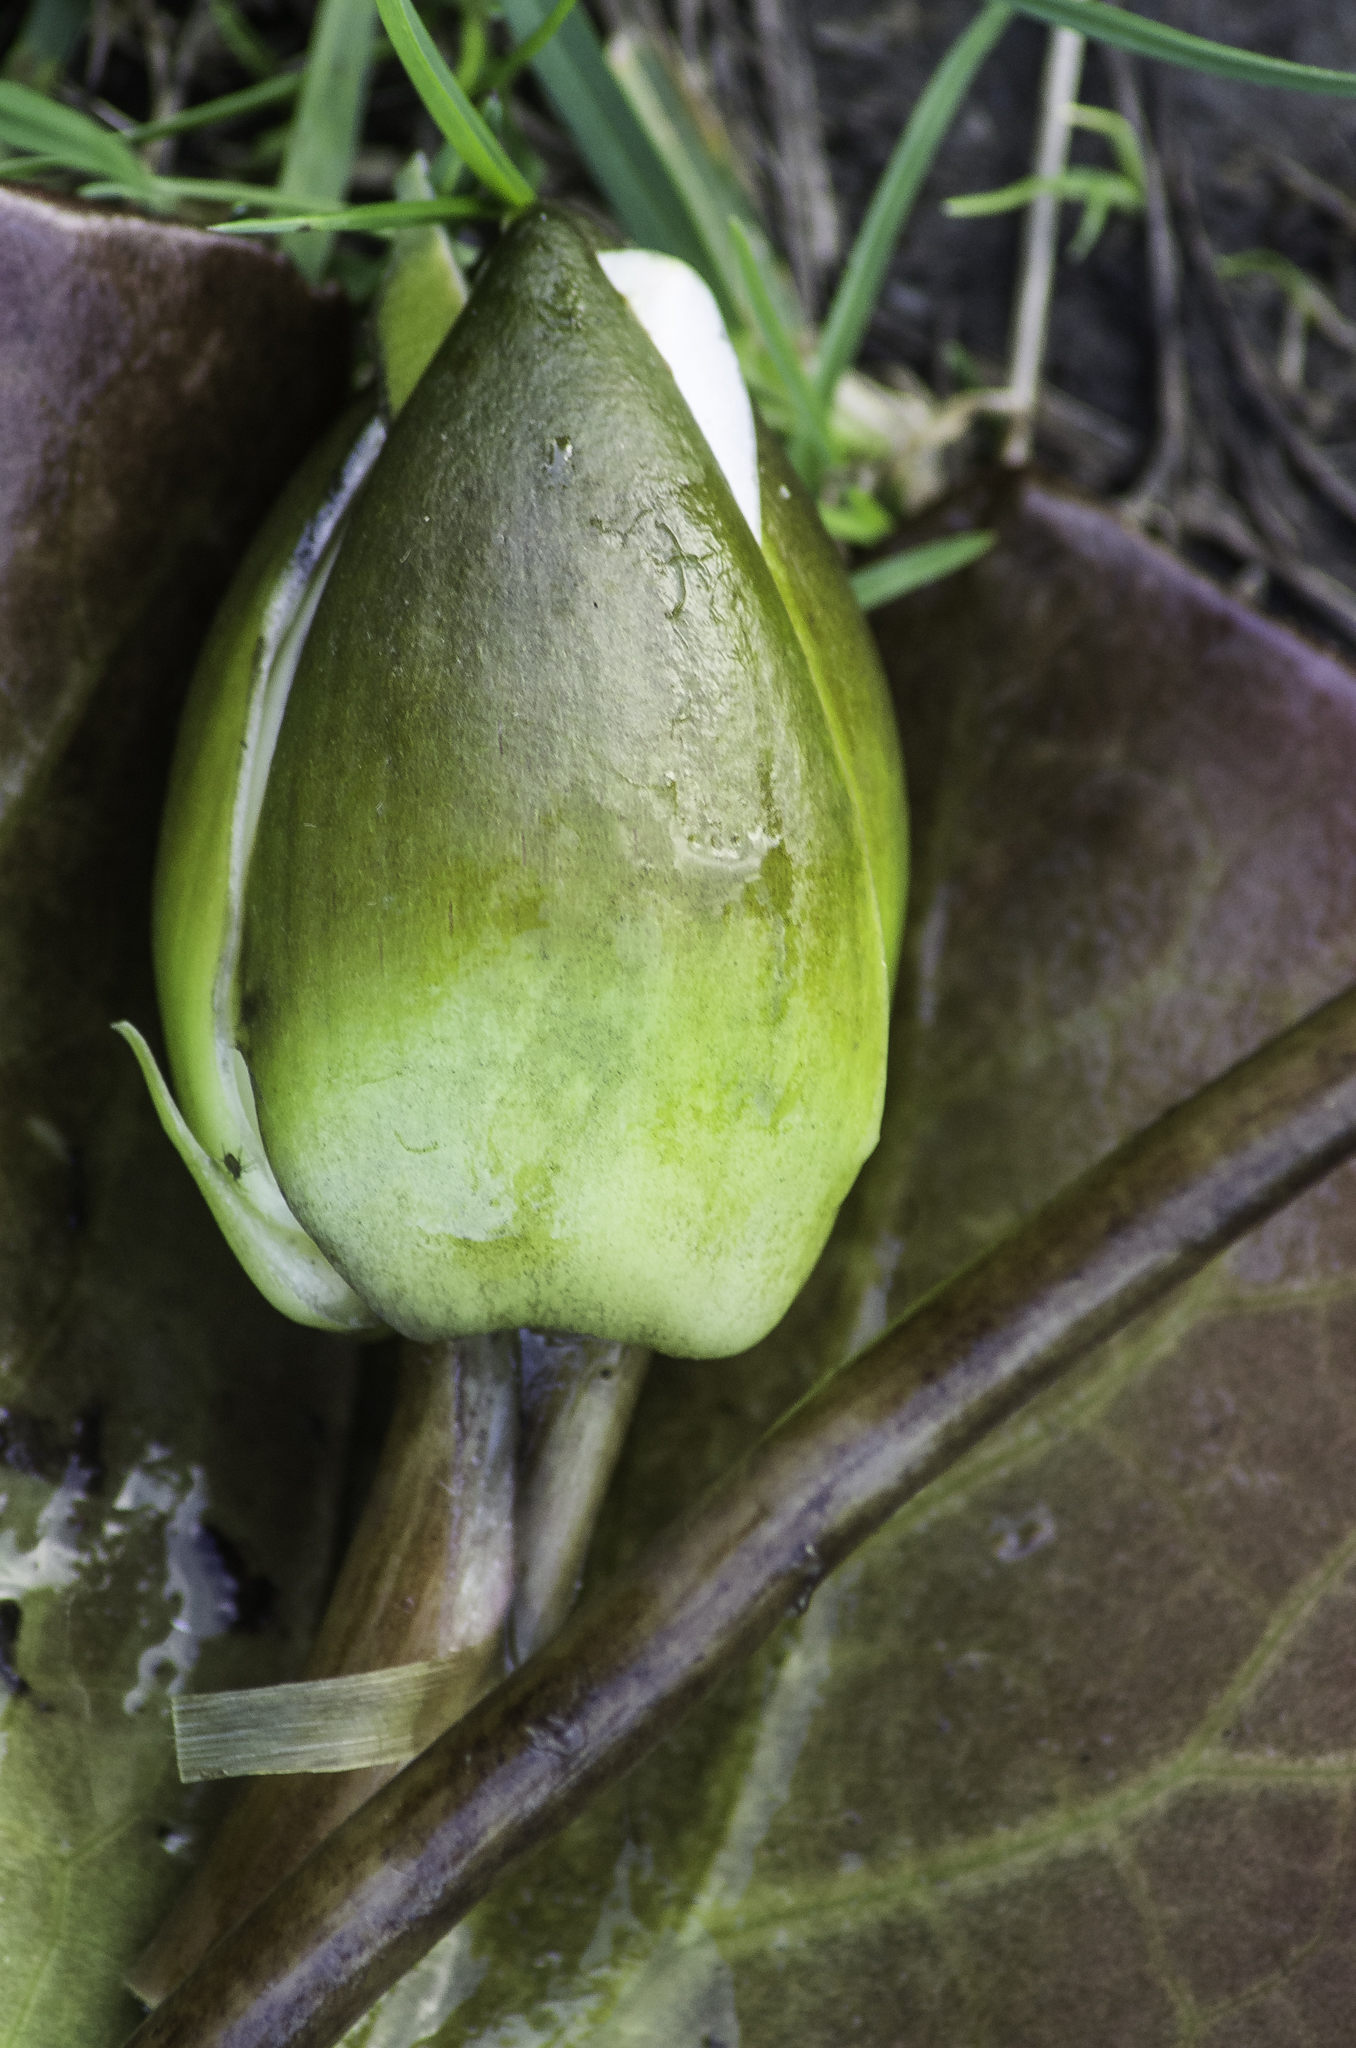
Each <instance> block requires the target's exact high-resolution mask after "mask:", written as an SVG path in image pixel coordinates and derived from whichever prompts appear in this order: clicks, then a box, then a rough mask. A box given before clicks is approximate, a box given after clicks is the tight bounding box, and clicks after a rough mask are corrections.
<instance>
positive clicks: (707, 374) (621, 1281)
mask: <svg viewBox="0 0 1356 2048" xmlns="http://www.w3.org/2000/svg"><path fill="white" fill-rule="evenodd" d="M333 467H334V456H333V451H329V452H328V453H326V452H322V454H321V456H320V457H319V458H318V460H317V463H316V464H313V465H312V469H311V472H310V473H309V474H308V475H306V476H304V477H303V478H301V479H299V481H298V484H297V486H296V487H295V488H294V490H293V492H292V493H291V494H290V495H289V498H288V499H287V500H286V501H285V502H284V504H283V505H282V506H281V507H280V508H279V510H278V512H277V514H276V515H275V517H274V519H273V521H272V522H271V524H270V527H269V529H268V530H267V531H266V532H265V534H264V535H263V536H261V538H260V541H259V543H258V545H257V546H256V549H255V551H254V554H253V556H252V557H251V559H250V561H249V562H248V563H247V564H246V566H245V569H244V570H243V572H242V576H241V579H240V582H239V584H238V586H237V589H236V591H235V592H234V594H233V596H232V597H231V599H230V600H229V601H228V605H227V607H226V610H225V613H224V614H223V617H222V619H221V620H220V621H219V622H218V625H217V628H216V629H215V632H214V634H213V638H212V641H211V643H210V645H209V647H208V649H207V652H206V654H205V656H204V661H203V666H202V670H201V673H200V675H199V678H198V680H197V683H196V685H195V691H194V695H193V698H192V700H191V703H190V707H189V710H188V713H187V715H186V719H185V726H184V733H183V738H182V741H181V746H180V753H179V757H178V761H177V764H176V770H175V777H174V784H173V788H172V792H171V799H170V805H169V810H168V815H167V820H166V827H165V836H164V845H163V852H162V861H161V872H160V878H159V884H158V905H157V959H158V971H159V977H160V987H161V998H162V1007H163V1012H164V1023H165V1032H166V1039H167V1042H168V1047H169V1052H170V1060H171V1065H172V1069H173V1073H174V1079H175V1084H176V1088H177V1091H178V1100H179V1104H180V1105H181V1107H182V1113H181V1111H180V1109H179V1108H176V1106H175V1103H174V1101H173V1100H172V1099H171V1097H170V1094H169V1091H168V1089H167V1088H166V1086H165V1084H164V1082H163V1081H162V1080H161V1078H160V1076H159V1075H158V1073H156V1072H155V1069H154V1065H153V1062H152V1061H151V1058H150V1055H149V1053H148V1052H147V1051H146V1050H145V1047H144V1044H143V1043H142V1042H140V1041H139V1040H136V1039H135V1034H131V1033H129V1036H132V1037H133V1038H134V1042H135V1043H136V1044H137V1048H138V1052H139V1056H140V1057H141V1058H142V1061H143V1066H144V1067H145V1069H146V1071H147V1075H148V1079H150V1081H151V1084H152V1087H153V1090H154V1091H155V1093H156V1099H157V1105H158V1107H159V1108H160V1110H161V1114H162V1117H163V1118H164V1119H165V1121H166V1125H167V1128H169V1129H170V1130H171V1135H173V1136H174V1137H175V1140H176V1142H177V1143H178V1144H179V1145H180V1149H181V1151H183V1152H184V1155H185V1157H186V1158H187V1159H188V1161H189V1164H190V1166H191V1167H192V1168H193V1170H194V1172H195V1175H196V1177H197V1178H198V1181H199V1184H200V1186H202V1187H203V1190H204V1192H205V1193H206V1194H207V1195H208V1198H209V1200H210V1201H211V1202H212V1204H213V1207H214V1209H215V1210H216V1212H217V1214H218V1216H219V1218H220V1219H221V1221H222V1224H223V1227H224V1228H225V1229H226V1231H227V1234H228V1236H230V1238H231V1241H232V1243H233V1244H234V1245H235V1247H236V1249H237V1251H238V1252H239V1254H240V1256H241V1257H242V1259H243V1260H244V1261H245V1263H246V1265H247V1266H248V1267H249V1268H250V1270H251V1272H253V1273H254V1274H255V1277H256V1278H257V1279H258V1280H259V1282H260V1284H261V1285H262V1286H263V1287H264V1289H265V1291H266V1292H268V1293H269V1294H270V1296H271V1298H272V1299H274V1300H275V1301H276V1302H278V1303H279V1305H280V1306H283V1307H285V1308H286V1309H288V1311H289V1312H290V1313H292V1314H295V1315H300V1316H302V1317H304V1318H305V1319H306V1320H309V1321H312V1322H319V1323H322V1324H326V1325H329V1326H331V1327H346V1328H356V1327H361V1326H362V1325H363V1324H364V1323H372V1322H376V1323H380V1324H385V1325H388V1326H390V1327H391V1328H394V1329H398V1330H401V1331H404V1332H406V1333H407V1334H410V1335H413V1336H417V1337H421V1338H434V1337H439V1336H449V1335H453V1334H458V1333H466V1332H471V1331H478V1330H488V1329H496V1328H500V1327H504V1326H507V1325H513V1324H522V1323H532V1324H537V1325H544V1326H548V1327H555V1328H568V1329H575V1330H580V1331H585V1332H588V1333H590V1334H592V1335H596V1336H600V1337H608V1338H615V1339H619V1340H626V1341H632V1342H639V1343H647V1344H652V1345H654V1346H656V1347H658V1348H660V1349H663V1350H667V1351H672V1352H677V1353H681V1354H689V1355H702V1354H718V1353H723V1352H731V1351H735V1350H738V1349H740V1348H742V1347H743V1346H745V1345H747V1344H749V1343H752V1342H753V1341H754V1340H755V1339H756V1338H758V1337H759V1336H760V1335H762V1334H763V1333H764V1332H765V1331H766V1330H767V1329H768V1328H769V1327H770V1326H771V1324H772V1323H773V1322H774V1321H775V1320H776V1319H777V1317H778V1316H779V1315H780V1314H781V1313H782V1311H783V1310H784V1309H785V1308H786V1306H787V1304H788V1303H789V1301H790V1299H791V1297H792V1296H793V1294H794V1293H795V1292H796V1290H797V1288H798V1287H799V1286H800V1284H801V1282H802V1281H803V1280H804V1278H805V1276H806V1274H807V1272H808V1270H809V1267H810V1265H811V1264H812V1262H813V1260H814V1258H815V1256H816V1255H817V1253H818V1251H819V1249H820V1247H821V1246H822V1244H823V1241H824V1238H825V1236H826V1235H827V1233H828V1230H829V1228H830V1226H831V1224H832V1221H833V1217H834V1215H835V1213H836V1211H837V1208H838V1206H839V1204H840V1202H841V1201H842V1198H843V1196H844V1194H845V1193H846V1191H847V1189H848V1187H849V1185H850V1184H851V1182H852V1179H853V1177H854V1176H855V1174H856V1172H857V1170H858V1168H859V1166H860V1165H861V1162H862V1160H863V1159H864V1158H865V1157H866V1155H867V1153H868V1152H869V1151H870V1150H871V1148H872V1146H873V1145H874V1143H875V1141H876V1136H877V1133H878V1129H879V1120H880V1109H881V1097H882V1090H883V1083H884V1072H885V1048H886V1028H887V1012H888V1005H889V992H890V982H891V978H892V974H893V969H894V964H895V959H896V955H897V950H898V943H899V933H900V925H901V922H902V915H903V889H904V873H905V841H904V811H903V790H902V780H901V771H900V764H899V756H898V748H897V742H896V739H895V733H894V727H893V722H892V719H891V716H890V712H889V708H888V704H887V702H886V698H885V691H884V684H883V680H882V678H881V675H880V671H879V668H878V665H877V662H876V658H875V654H874V649H873V647H872V643H871V640H870V637H869V635H868V633H867V631H866V629H865V626H864V624H863V622H862V620H861V617H860V614H859V613H858V611H857V609H856V607H855V605H854V603H853V600H852V597H851V594H850V592H849V590H848V588H847V584H846V580H845V578H844V576H843V573H842V570H841V568H840V566H839V563H838V560H837V557H836V555H835V553H834V550H833V548H832V546H831V544H830V543H829V541H828V540H827V538H826V537H825V535H824V534H823V531H822V529H821V528H820V526H819V522H818V520H817V517H816V515H815V512H814V509H813V507H812V506H811V505H810V504H809V502H808V500H807V499H806V498H805V495H804V493H803V491H802V490H801V488H800V486H799V484H798V483H797V481H796V480H795V478H794V476H793V475H792V474H791V473H790V472H789V470H788V467H787V465H786V463H785V461H784V460H783V458H782V457H781V455H780V452H779V451H778V450H777V448H776V447H775V445H774V444H773V443H772V442H771V441H770V440H768V439H766V438H764V437H762V436H759V439H758V442H757V449H756V453H755V441H754V426H753V419H752V413H751V409H750V408H749V405H748V400H747V396H746V394H745V392H744V389H743V385H742V382H740V380H739V377H738V372H737V369H736V368H735V365H734V358H733V352H732V351H731V350H730V348H729V343H728V340H727V339H726V337H725V335H724V331H723V329H722V328H720V326H719V316H718V314H717V313H716V310H715V306H714V301H712V300H711V299H710V295H709V294H708V293H707V292H706V288H705V286H704V285H702V284H701V283H700V281H699V280H698V279H696V277H695V275H694V274H693V273H692V272H690V271H688V270H686V269H685V267H684V266H682V265H679V264H677V263H675V262H673V260H672V259H668V258H657V257H647V256H644V255H643V254H641V253H640V252H617V253H615V254H607V255H603V256H601V257H600V256H599V255H598V254H597V253H596V252H595V250H594V249H593V247H592V246H591V244H590V243H589V242H588V241H587V240H586V238H585V236H584V234H583V233H582V232H581V231H580V230H579V228H578V227H576V225H575V224H574V223H573V222H572V221H571V220H570V219H569V218H568V217H566V216H564V215H561V214H559V213H556V212H553V211H549V210H546V209H541V208H537V209H534V210H533V211H532V212H531V213H529V214H528V215H526V216H524V217H523V218H522V219H520V220H519V222H518V223H517V224H516V225H515V226H514V227H513V228H512V229H511V230H510V231H509V233H508V234H507V235H506V236H505V237H504V239H503V241H502V243H501V244H500V245H499V247H498V249H497V250H496V252H495V253H494V255H493V256H492V257H491V258H490V259H489V260H488V262H487V263H486V264H485V266H484V271H483V275H482V276H481V278H480V280H479V282H478V284H477V285H476V288H475V290H474V291H473V293H472V295H471V298H470V301H469V303H468V305H467V307H466V310H465V312H464V313H462V314H461V316H460V318H458V319H457V321H456V323H455V325H454V326H453V328H452V330H451V333H450V335H449V336H448V338H447V340H446V341H445V343H444V344H443V346H442V348H441V349H440V351H439V352H438V354H437V355H436V357H435V358H434V360H433V362H432V363H431V365H430V367H429V368H428V370H427V371H426V372H425V373H424V375H423V377H422V378H421V379H420V381H419V383H418V384H417V386H416V387H415V389H414V391H413V393H412V395H411V396H410V398H409V400H408V403H407V404H406V405H405V407H404V409H403V410H402V411H401V413H400V415H399V417H398V419H397V420H396V421H395V423H394V425H393V426H392V428H391V431H390V433H389V436H388V437H387V438H386V439H385V442H384V445H381V430H380V428H379V427H377V426H375V425H373V426H372V427H370V428H369V429H368V430H367V433H366V435H365V436H364V437H361V438H360V439H359V441H358V444H357V446H356V448H355V449H354V450H353V452H352V453H351V454H350V455H349V457H348V460H347V464H346V465H343V466H341V472H340V478H339V482H338V484H337V485H330V486H328V488H327V486H326V484H325V482H324V481H323V480H324V479H325V478H326V477H327V476H328V475H329V473H330V471H331V470H332V469H333ZM317 495H319V496H320V497H321V500H322V502H321V509H320V511H319V512H316V511H314V510H313V509H312V506H313V504H314V501H315V498H316V497H317Z"/></svg>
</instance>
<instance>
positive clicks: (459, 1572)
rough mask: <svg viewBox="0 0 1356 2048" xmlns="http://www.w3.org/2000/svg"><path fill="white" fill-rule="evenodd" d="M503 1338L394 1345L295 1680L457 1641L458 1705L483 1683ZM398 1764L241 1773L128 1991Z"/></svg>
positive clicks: (185, 1949) (490, 1615) (490, 1662)
mask: <svg viewBox="0 0 1356 2048" xmlns="http://www.w3.org/2000/svg"><path fill="white" fill-rule="evenodd" d="M514 1349H515V1333H511V1332H510V1333H505V1334H504V1335H502V1336H494V1337H488V1338H487V1337H472V1338H465V1339H462V1340H460V1341H458V1342H456V1343H450V1344H430V1345H419V1344H406V1345H405V1346H404V1347H403V1351H402V1355H401V1364H400V1384H399V1389H398V1392H397V1397H396V1406H395V1411H394V1413H393V1415H392V1417H391V1423H390V1427H389V1430H388V1432H387V1436H386V1441H385V1444H384V1446H383V1450H382V1456H381V1462H380V1465H379V1466H378V1469H377V1473H376V1477H375V1479H374V1481H373V1485H372V1491H371V1494H370V1495H369V1498H368V1501H367V1505H366V1507H365V1509H364V1512H363V1515H362V1518H361V1520H360V1522H359V1525H358V1527H357V1529H356V1531H355V1532H354V1536H353V1540H352V1542H351V1543H350V1545H349V1549H348V1554H347V1556H346V1557H345V1560H344V1564H343V1567H342V1569H341V1571H340V1574H339V1578H338V1582H337V1583H336V1586H335V1589H334V1593H333V1595H332V1596H331V1599H330V1603H329V1606H328V1608H327V1609H326V1612H325V1618H324V1621H323V1622H322V1624H321V1627H320V1631H319V1634H318V1635H317V1637H316V1641H315V1644H314V1646H313V1648H312V1650H311V1654H310V1657H309V1658H308V1660H307V1666H306V1676H307V1677H308V1678H335V1677H339V1676H342V1675H344V1674H346V1673H349V1672H357V1671H376V1670H380V1669H382V1668H383V1667H384V1666H386V1665H391V1664H417V1663H420V1662H422V1661H423V1660H424V1659H426V1658H428V1659H432V1658H441V1657H448V1656H451V1655H454V1654H458V1653H459V1654H460V1655H461V1656H462V1657H463V1659H464V1667H465V1668H464V1676H465V1683H464V1685H463V1686H462V1688H461V1693H462V1706H463V1707H469V1706H470V1704H471V1702H472V1700H473V1699H474V1698H476V1697H477V1696H478V1694H479V1693H480V1692H482V1691H483V1690H484V1688H485V1685H486V1684H487V1683H488V1682H489V1680H490V1678H491V1676H492V1674H493V1668H494V1665H495V1660H496V1658H497V1655H498V1652H499V1648H500V1643H501V1625H502V1622H503V1619H504V1615H505V1613H506V1611H507V1608H508V1603H509V1599H510V1597H511V1594H512V1590H513V1567H514V1559H513V1491H514V1448H515V1435H516V1423H517V1411H518V1384H517V1371H516V1359H515V1355H514ZM439 1725H440V1726H445V1725H446V1721H445V1720H444V1721H441V1722H440V1724H439ZM437 1732H438V1728H437V1727H435V1728H431V1729H430V1730H429V1738H430V1739H432V1736H433V1735H434V1734H436V1733H437ZM396 1768H397V1766H394V1765H391V1766H388V1767H385V1768H380V1767H378V1768H373V1769H370V1770H361V1771H342V1772H336V1773H324V1774H320V1773H307V1774H304V1775H302V1774H296V1775H291V1774H289V1775H286V1776H279V1777H263V1778H253V1779H251V1780H250V1781H249V1783H248V1785H247V1786H246V1788H245V1789H244V1790H243V1791H242V1793H241V1794H240V1796H239V1797H238V1798H237V1800H236V1802H235V1804H234V1806H233V1807H232V1808H231V1810H230V1812H229V1813H228V1814H227V1816H226V1820H225V1822H224V1824H223V1825H222V1827H221V1829H220V1831H219V1833H218V1834H217V1836H216V1837H215V1839H214V1841H213V1843H212V1846H211V1849H210V1850H209V1851H208V1855H207V1859H206V1861H205V1862H204V1863H203V1865H202V1867H201V1868H200V1869H199V1871H198V1872H197V1874H196V1876H195V1877H194V1879H193V1882H192V1883H191V1884H190V1886H189V1888H188V1890H187V1891H186V1892H185V1893H184V1895H183V1896H182V1898H181V1899H180V1900H179V1902H178V1904H177V1905H176V1906H175V1908H174V1910H173V1911H172V1912H171V1913H170V1915H169V1917H168V1918H167V1919H166V1921H165V1923H164V1925H163V1926H162V1927H161V1929H160V1931H159V1933H158V1934H157V1935H156V1938H155V1940H154V1941H153V1942H152V1944H151V1946H150V1947H149V1948H148V1949H147V1950H146V1952H145V1954H144V1955H143V1956H142V1957H141V1959H140V1960H139V1962H138V1964H137V1967H136V1969H135V1971H134V1972H133V1974H132V1977H131V1978H130V1980H129V1981H130V1983H131V1987H132V1989H133V1990H134V1991H135V1992H136V1993H137V1994H138V1996H139V1997H141V1998H144V1999H145V2000H146V2002H147V2004H148V2005H156V2004H158V2003H159V2002H160V2000H161V1999H162V1998H164V1997H165V1996H166V1995H167V1993H168V1992H170V1991H172V1990H173V1988H174V1986H175V1985H176V1984H177V1983H178V1982H179V1981H180V1979H181V1978H183V1977H185V1976H186V1975H187V1974H188V1972H189V1971H190V1970H191V1969H193V1968H194V1966H195V1965H196V1964H197V1962H198V1961H199V1959H200V1958H201V1957H202V1956H203V1955H204V1954H205V1953H206V1951H207V1950H208V1949H209V1948H210V1947H211V1946H212V1943H213V1942H214V1941H216V1940H217V1939H218V1937H219V1936H220V1935H222V1934H224V1933H225V1932H226V1930H227V1929H228V1928H230V1927H233V1926H234V1925H235V1923H236V1922H237V1921H238V1920H239V1919H240V1918H241V1917H242V1915H244V1914H245V1913H247V1912H249V1911H250V1910H251V1909H252V1908H253V1907H254V1906H256V1905H257V1904H258V1902H259V1900H260V1899H262V1898H263V1897H264V1896H265V1895H266V1894H267V1893H268V1892H269V1891H270V1890H271V1889H272V1888H273V1886H274V1885H275V1884H277V1882H278V1881H279V1879H280V1878H282V1877H285V1876H286V1875H287V1874H288V1872H289V1871H292V1870H294V1869H296V1867H297V1865H298V1864H300V1863H301V1862H302V1861H303V1860H304V1858H305V1857H306V1856H307V1855H309V1853H310V1851H311V1850H312V1849H313V1848H314V1847H315V1845H316V1844H317V1842H320V1841H323V1840H324V1838H325V1836H326V1835H328V1834H329V1833H330V1832H331V1830H332V1829H334V1828H336V1827H337V1826H338V1825H339V1823H340V1821H341V1820H343V1819H344V1818H345V1816H346V1815H348V1814H350V1813H352V1812H353V1811H354V1809H355V1808H356V1807H359V1806H361V1805H362V1803H363V1801H364V1800H365V1799H367V1798H369V1797H370V1796H371V1794H372V1793H373V1792H375V1791H376V1790H377V1788H378V1787H379V1786H381V1785H384V1784H385V1783H386V1782H387V1780H388V1779H389V1778H392V1777H394V1775H395V1771H396Z"/></svg>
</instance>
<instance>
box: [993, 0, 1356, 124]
mask: <svg viewBox="0 0 1356 2048" xmlns="http://www.w3.org/2000/svg"><path fill="white" fill-rule="evenodd" d="M1012 4H1013V6H1014V7H1015V8H1016V11H1017V12H1018V13H1019V14H1027V15H1030V16H1031V18H1032V20H1033V21H1044V22H1048V23H1049V24H1050V26H1051V27H1052V28H1071V29H1076V30H1077V31H1078V33H1079V34H1080V35H1085V36H1092V37H1094V38H1095V39H1096V40H1097V41H1098V42H1101V43H1110V44H1111V45H1112V46H1113V47H1114V48H1115V49H1118V50H1129V51H1131V52H1132V53H1133V54H1134V55H1135V56H1137V57H1158V58H1161V59H1162V60H1163V61H1164V62H1165V63H1167V64H1183V65H1185V66H1186V67H1187V69H1188V70H1191V71H1208V72H1209V73H1210V74H1211V75H1212V76H1213V77H1215V78H1234V79H1237V80H1238V81H1239V82H1240V84H1243V85H1278V86H1283V87H1285V88H1286V89H1287V90H1288V91H1290V92H1315V93H1330V94H1335V95H1336V96H1337V97H1338V98H1341V99H1356V71H1332V70H1329V69H1327V68H1326V67H1325V66H1323V65H1321V64H1294V63H1292V62H1291V61H1290V60H1289V59H1288V58H1285V57H1263V56H1261V55H1260V54H1259V53H1258V52H1256V51H1254V50H1242V49H1239V48H1238V47H1237V45H1236V44H1233V43H1215V42H1211V41H1210V40H1209V38H1208V37H1206V36H1194V35H1190V34H1188V32H1187V31H1186V30H1185V29H1180V28H1168V27H1167V26H1166V24H1165V23H1163V22H1161V21H1148V20H1146V19H1145V17H1144V16H1143V15H1139V14H1131V13H1130V12H1129V10H1128V9H1127V8H1124V7H1112V6H1109V5H1108V4H1107V0H1012Z"/></svg>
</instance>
